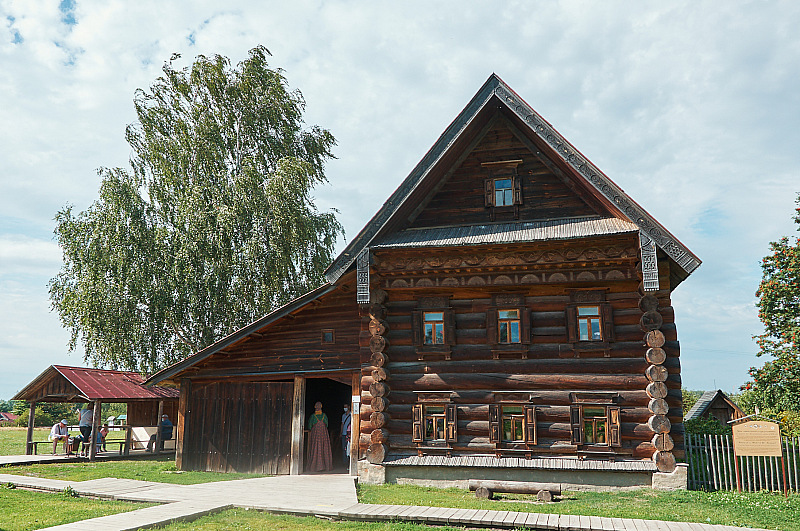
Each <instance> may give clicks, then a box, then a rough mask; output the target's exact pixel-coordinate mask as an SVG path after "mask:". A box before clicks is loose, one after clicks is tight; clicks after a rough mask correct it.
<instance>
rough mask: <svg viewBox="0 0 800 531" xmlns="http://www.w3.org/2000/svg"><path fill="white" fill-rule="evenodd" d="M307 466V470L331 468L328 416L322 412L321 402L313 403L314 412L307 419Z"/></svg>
mask: <svg viewBox="0 0 800 531" xmlns="http://www.w3.org/2000/svg"><path fill="white" fill-rule="evenodd" d="M308 429H309V430H311V432H310V433H309V434H308V466H307V470H308V471H309V472H324V471H327V470H333V455H332V454H331V440H330V437H329V436H328V416H327V415H326V414H325V413H323V412H322V402H317V403H316V404H314V414H313V415H311V417H310V418H309V419H308Z"/></svg>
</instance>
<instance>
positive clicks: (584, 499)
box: [358, 485, 800, 531]
mask: <svg viewBox="0 0 800 531" xmlns="http://www.w3.org/2000/svg"><path fill="white" fill-rule="evenodd" d="M496 497H497V498H498V499H497V500H479V499H477V498H475V494H474V493H472V492H468V491H465V490H461V489H435V488H426V487H416V486H411V485H359V487H358V498H359V501H361V502H362V503H382V504H395V505H430V506H434V507H457V508H464V509H492V510H501V511H522V512H532V513H558V514H579V515H586V516H606V517H616V518H643V519H647V520H669V521H677V522H700V523H708V524H723V525H733V526H742V527H760V528H766V529H781V530H785V531H790V530H791V531H797V530H800V495H798V494H792V495H790V496H789V501H788V502H787V501H785V500H784V498H783V495H782V494H776V493H767V492H760V493H752V494H750V493H742V494H737V493H736V492H700V491H671V492H668V491H655V490H651V489H636V490H626V491H614V492H565V493H564V495H563V496H561V498H560V501H558V502H554V503H542V502H537V501H536V497H535V496H525V495H515V494H503V495H496Z"/></svg>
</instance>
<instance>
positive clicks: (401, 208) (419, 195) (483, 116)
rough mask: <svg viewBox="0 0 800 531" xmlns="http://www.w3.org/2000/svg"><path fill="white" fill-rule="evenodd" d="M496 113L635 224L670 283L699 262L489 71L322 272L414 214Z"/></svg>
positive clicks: (335, 275)
mask: <svg viewBox="0 0 800 531" xmlns="http://www.w3.org/2000/svg"><path fill="white" fill-rule="evenodd" d="M498 112H499V113H501V114H502V115H503V116H504V118H505V119H506V120H508V121H509V122H510V123H512V124H513V125H514V127H515V128H516V129H518V130H519V131H521V132H522V134H524V135H525V136H526V137H527V140H528V141H529V144H530V146H531V148H532V150H534V152H535V153H537V156H541V157H542V158H544V159H548V160H549V161H552V163H553V164H554V165H555V166H556V171H557V173H558V174H559V175H561V176H562V178H563V179H565V181H568V185H569V186H570V187H572V188H573V189H575V190H576V191H580V192H581V193H582V194H584V195H586V194H588V195H590V196H592V197H594V198H596V200H598V201H599V202H600V203H601V204H603V205H604V207H605V209H606V210H607V211H608V212H609V213H611V214H612V215H613V216H614V217H617V218H619V219H622V220H625V221H628V222H630V223H632V224H634V225H635V226H636V227H637V230H640V231H641V232H642V233H644V234H646V235H647V236H649V237H650V238H651V239H652V240H653V241H655V243H656V245H657V246H658V247H659V248H660V249H661V250H662V251H663V252H665V253H666V254H667V256H669V258H670V259H671V260H672V261H673V262H675V264H677V265H678V266H679V267H678V268H677V269H676V272H675V273H673V274H674V275H675V278H674V279H673V280H674V282H673V286H674V285H677V284H678V283H680V282H681V281H682V280H683V279H685V278H686V277H687V276H689V274H690V273H691V272H692V271H694V270H695V269H696V268H697V267H698V266H699V265H700V263H701V262H700V259H699V258H697V256H695V255H694V254H693V253H692V252H691V251H690V250H689V249H688V248H687V247H686V246H685V245H683V244H682V243H681V242H680V241H679V240H678V239H677V238H675V236H673V235H672V234H671V233H670V232H669V231H668V230H667V229H666V228H664V227H663V226H662V225H661V224H660V223H659V222H658V221H656V220H655V219H654V218H653V217H652V216H651V215H650V214H648V213H647V212H646V211H645V210H644V209H643V208H642V207H641V206H639V205H638V204H637V203H636V202H635V201H634V200H633V199H631V198H630V197H629V196H628V195H627V194H626V193H625V192H624V191H623V190H622V189H621V188H620V187H619V186H617V185H616V184H615V183H614V182H613V181H612V180H611V179H609V178H608V177H607V176H606V175H605V174H604V173H603V172H601V171H600V170H599V169H598V168H597V167H596V166H595V165H594V164H592V162H591V161H589V160H588V159H587V158H586V157H585V156H584V155H583V154H582V153H581V152H580V151H578V150H577V149H576V148H575V147H574V146H573V145H572V144H570V143H569V142H568V141H567V140H566V139H565V138H564V137H563V136H561V134H560V133H559V132H558V131H556V130H555V128H553V126H552V125H550V124H549V123H548V122H547V121H546V120H544V118H542V117H541V116H540V115H539V114H538V113H537V112H536V111H534V110H533V108H531V107H530V106H529V105H528V104H527V103H526V102H525V101H524V100H523V99H522V98H520V97H519V96H518V95H517V94H516V93H515V92H514V91H513V90H512V89H511V88H510V87H509V86H508V85H507V84H506V83H505V82H504V81H503V80H502V79H500V78H499V77H498V76H497V75H495V74H492V75H491V76H489V79H488V80H487V81H486V83H484V85H483V86H482V87H481V89H480V90H479V91H478V92H477V94H475V96H474V97H473V98H472V100H471V101H470V102H469V103H468V104H467V106H466V107H465V108H464V110H462V111H461V113H460V114H459V115H458V116H457V117H456V119H455V120H453V122H452V123H451V124H450V126H449V127H448V128H447V129H446V130H445V131H444V133H442V135H441V136H440V137H439V139H438V140H437V141H436V143H435V144H434V145H433V147H431V149H430V150H429V151H428V152H427V153H426V154H425V156H424V157H423V158H422V160H420V161H419V163H418V164H417V165H416V167H414V169H413V170H412V171H411V173H410V174H409V175H408V176H407V177H406V179H405V180H404V181H403V183H402V184H401V185H400V186H399V187H398V188H397V189H396V190H395V191H394V193H393V194H392V195H391V197H389V199H388V200H387V201H386V202H385V203H384V204H383V206H382V207H381V208H380V210H378V212H377V213H376V214H375V215H374V216H373V218H372V219H371V220H370V221H369V223H367V225H366V226H365V227H364V228H363V229H362V230H361V232H359V233H358V235H357V236H356V237H355V238H353V240H351V242H350V244H349V245H348V246H347V247H346V248H345V249H344V251H342V252H341V254H339V256H338V257H337V258H336V259H335V260H334V262H333V263H332V264H331V265H330V266H329V267H328V269H327V270H326V271H325V275H326V276H327V278H328V281H329V282H330V283H335V282H336V281H337V280H338V279H339V278H340V277H341V276H342V275H343V274H344V273H345V271H347V270H348V269H349V268H350V267H351V266H352V265H353V264H354V262H355V260H356V257H357V256H358V255H359V254H360V253H361V252H362V251H363V250H364V249H366V248H369V247H371V246H373V245H376V244H379V243H381V242H382V238H384V237H385V236H387V235H390V234H391V233H392V232H395V231H397V230H398V229H399V228H400V227H401V226H402V225H403V223H404V222H407V221H408V220H410V219H414V218H415V217H416V216H417V215H418V214H419V212H420V210H421V207H422V206H424V204H425V203H426V201H427V200H429V199H430V197H431V196H432V195H433V194H434V193H435V191H436V189H437V187H438V186H440V184H441V182H442V181H444V180H446V178H447V175H448V172H449V171H450V170H451V169H452V168H454V167H455V166H457V165H458V164H459V162H460V159H459V157H460V155H461V154H462V153H463V152H465V151H467V150H468V149H469V146H470V144H471V143H472V142H474V141H475V138H476V137H478V136H479V135H480V134H481V131H483V130H484V129H485V128H486V127H487V125H488V124H490V123H491V120H492V119H493V117H494V116H496V115H497V113H498ZM492 243H496V242H495V241H493V242H492Z"/></svg>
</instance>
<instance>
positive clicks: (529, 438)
mask: <svg viewBox="0 0 800 531" xmlns="http://www.w3.org/2000/svg"><path fill="white" fill-rule="evenodd" d="M493 395H494V404H489V442H490V443H494V445H495V454H496V455H497V457H502V456H503V455H511V454H524V455H525V457H526V458H527V459H530V458H531V457H532V454H533V450H534V448H533V447H534V446H536V445H537V442H538V441H537V434H536V411H537V409H536V406H535V405H534V404H533V400H534V395H533V394H532V393H531V392H521V391H508V392H505V391H495V392H494V393H493ZM504 408H506V410H504ZM510 408H513V413H512V412H509V411H508V409H510ZM514 417H520V419H521V421H522V434H523V436H522V439H521V440H506V439H504V435H505V428H506V426H505V425H504V424H505V422H509V423H511V425H513V424H514V421H513V418H514ZM509 427H511V426H509ZM512 429H513V428H512Z"/></svg>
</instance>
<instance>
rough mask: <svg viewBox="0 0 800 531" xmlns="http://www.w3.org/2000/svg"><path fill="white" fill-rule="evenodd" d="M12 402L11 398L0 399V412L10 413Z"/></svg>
mask: <svg viewBox="0 0 800 531" xmlns="http://www.w3.org/2000/svg"><path fill="white" fill-rule="evenodd" d="M13 407H14V404H12V401H11V400H0V412H2V413H11V410H12V408H13Z"/></svg>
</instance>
